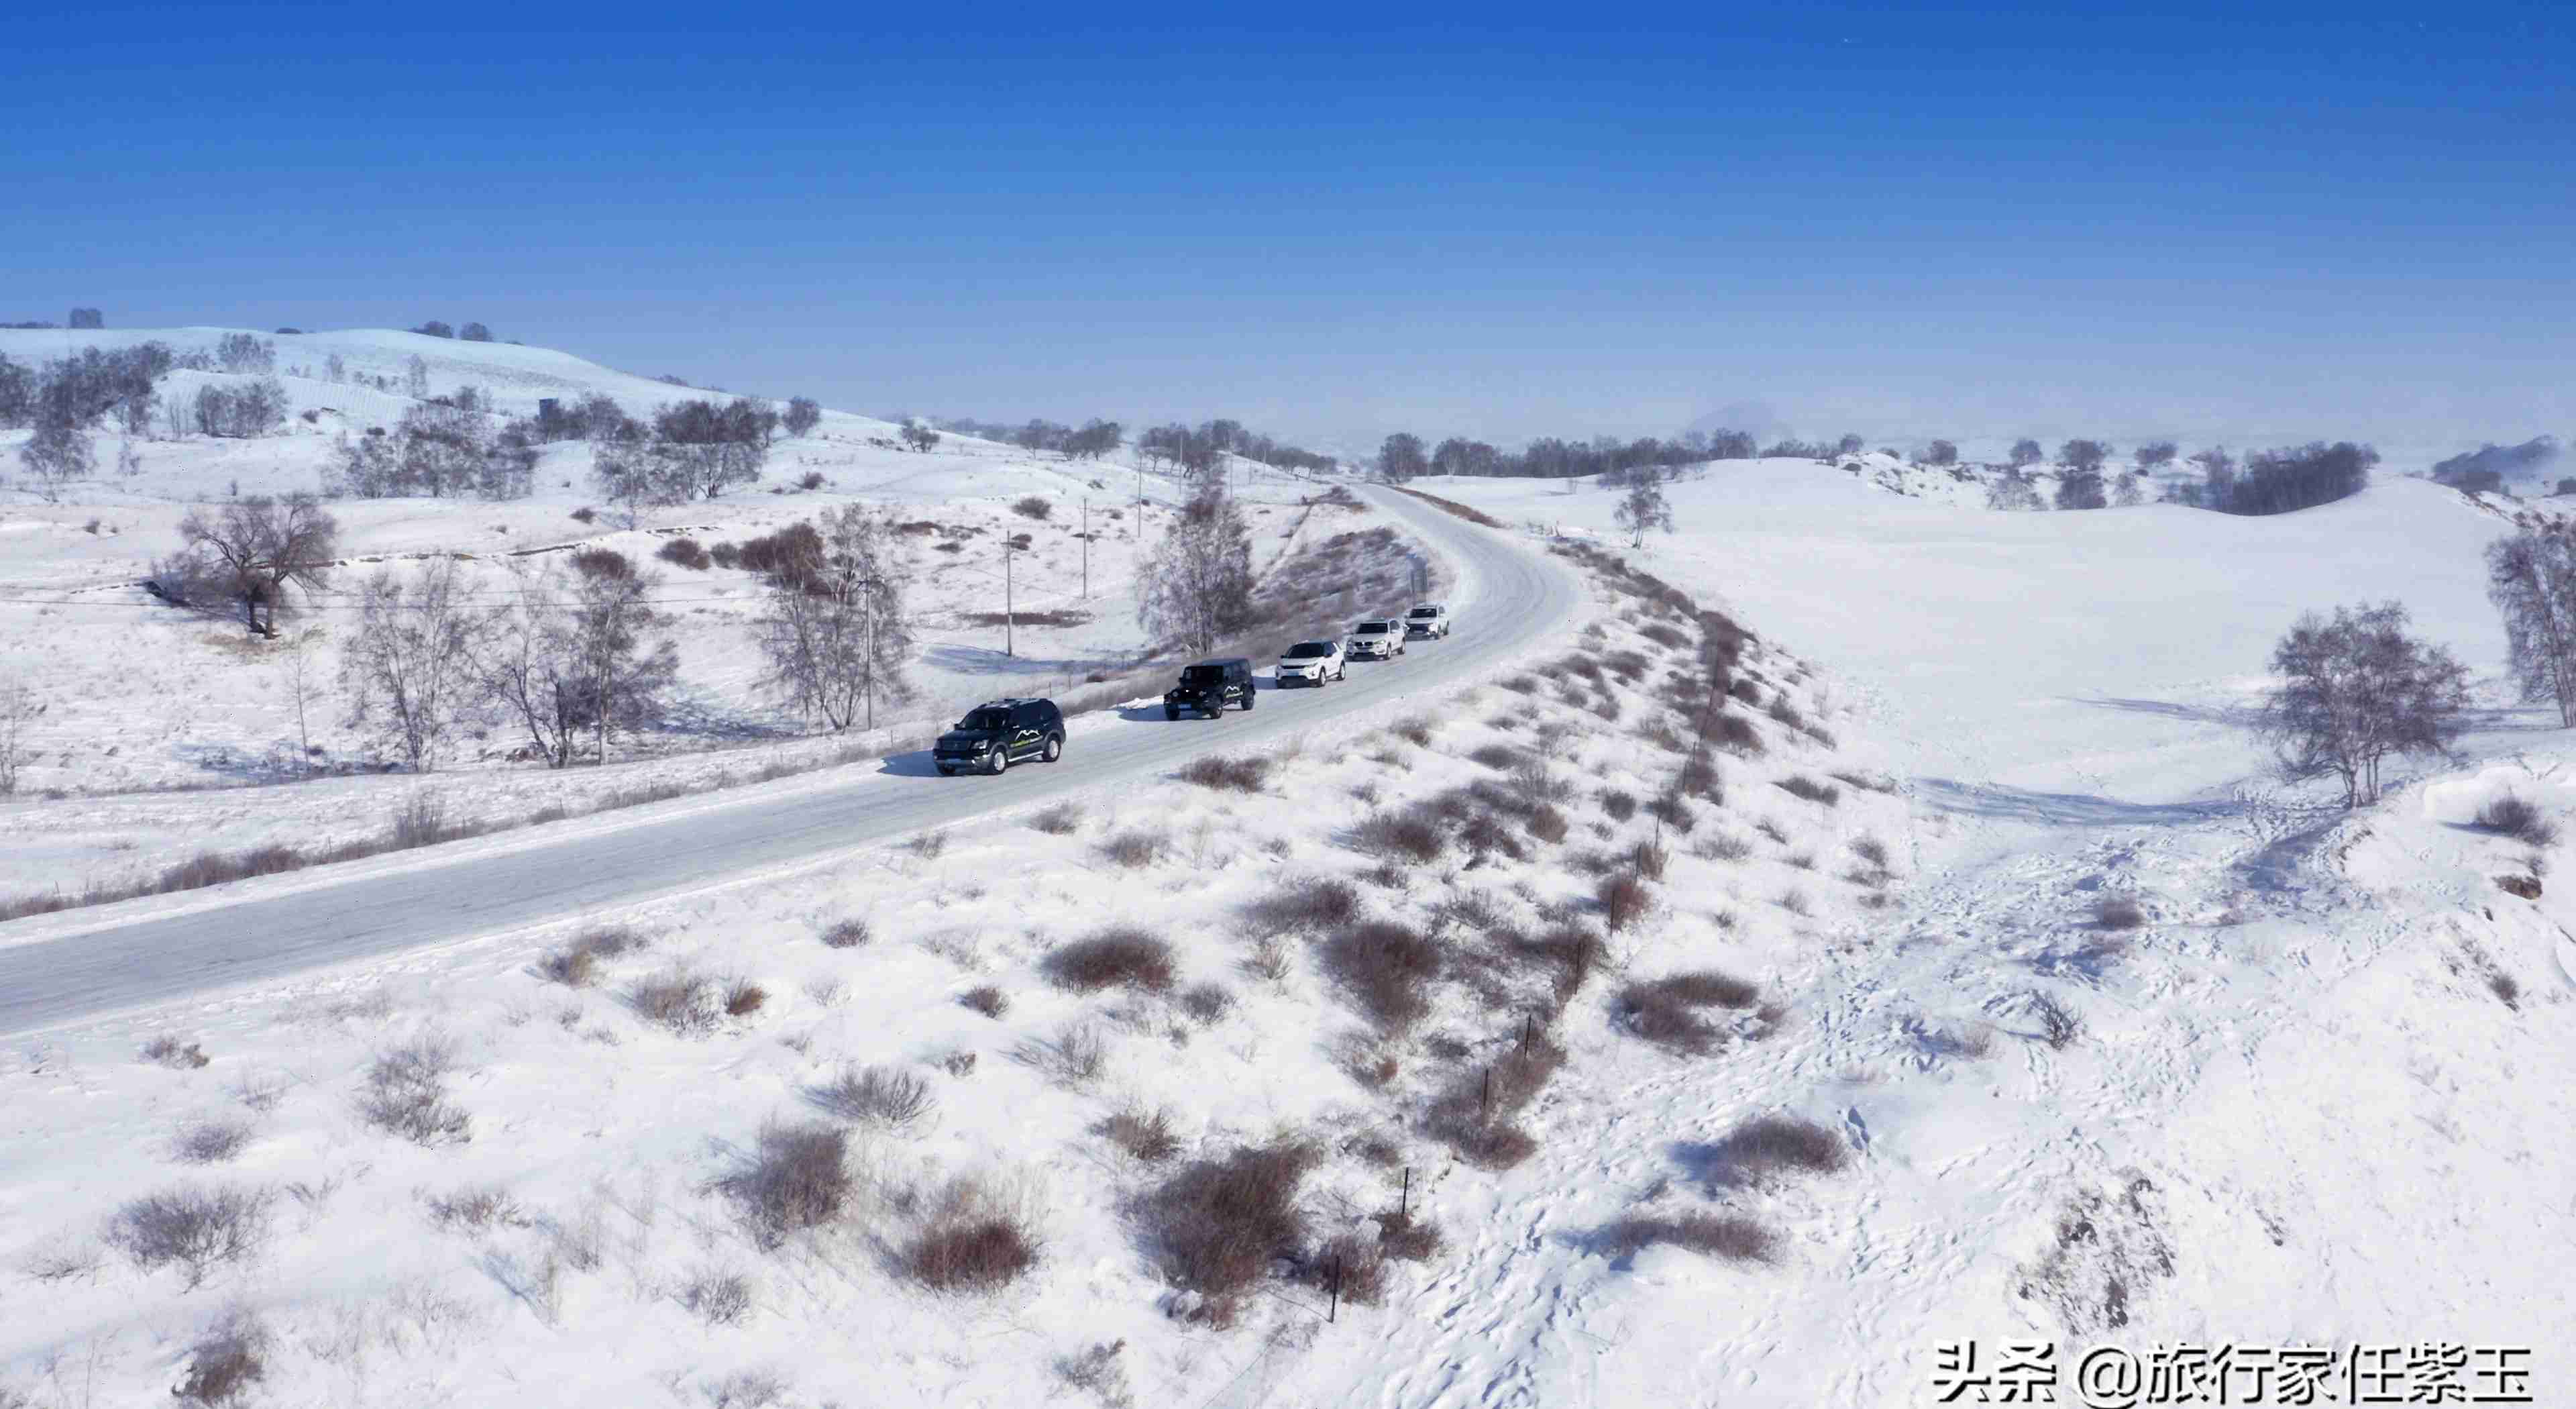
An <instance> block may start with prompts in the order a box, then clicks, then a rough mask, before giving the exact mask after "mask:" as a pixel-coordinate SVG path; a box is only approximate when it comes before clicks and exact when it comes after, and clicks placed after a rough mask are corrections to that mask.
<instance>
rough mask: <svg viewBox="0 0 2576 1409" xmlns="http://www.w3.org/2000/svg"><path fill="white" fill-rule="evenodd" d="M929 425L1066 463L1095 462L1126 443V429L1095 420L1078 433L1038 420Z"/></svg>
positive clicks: (964, 419) (950, 420) (953, 420)
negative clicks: (1054, 456)
mask: <svg viewBox="0 0 2576 1409" xmlns="http://www.w3.org/2000/svg"><path fill="white" fill-rule="evenodd" d="M931 424H932V425H933V426H935V427H937V428H938V429H940V430H944V431H954V432H956V433H957V434H959V435H971V436H973V437H975V438H976V439H978V440H991V441H998V442H1000V443H1002V444H1004V445H1016V446H1018V447H1020V448H1021V449H1022V450H1028V451H1048V452H1053V453H1055V454H1058V455H1061V456H1063V457H1064V458H1066V459H1068V460H1097V459H1099V458H1100V457H1101V456H1103V455H1107V454H1109V453H1110V452H1112V451H1114V450H1116V449H1117V448H1118V447H1120V446H1122V445H1124V444H1126V443H1127V428H1126V427H1125V426H1122V425H1120V424H1119V423H1117V422H1116V421H1104V420H1101V419H1100V418H1098V417H1096V416H1095V417H1093V418H1092V419H1091V420H1089V421H1086V422H1084V423H1083V424H1082V426H1081V428H1080V429H1078V430H1077V429H1075V428H1074V427H1072V426H1068V425H1064V424H1062V423H1061V422H1057V421H1050V420H1046V419H1044V418H1041V417H1032V418H1031V419H1029V420H1026V421H1022V422H1020V423H1019V424H1017V425H1012V424H1010V423H1008V422H1003V421H979V420H976V419H974V418H973V417H971V416H941V417H935V418H933V420H932V422H931Z"/></svg>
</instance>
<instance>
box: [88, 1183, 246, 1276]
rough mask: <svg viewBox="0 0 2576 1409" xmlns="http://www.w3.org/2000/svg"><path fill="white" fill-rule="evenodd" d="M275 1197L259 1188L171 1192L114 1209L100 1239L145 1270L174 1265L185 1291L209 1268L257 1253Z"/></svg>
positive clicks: (183, 1189) (147, 1197)
mask: <svg viewBox="0 0 2576 1409" xmlns="http://www.w3.org/2000/svg"><path fill="white" fill-rule="evenodd" d="M276 1199H277V1195H276V1194H275V1192H274V1191H272V1190H269V1189H265V1188H187V1187H182V1188H175V1189H166V1190H163V1191H162V1192H160V1193H158V1194H147V1195H145V1196H144V1197H142V1198H139V1199H135V1200H132V1201H130V1202H128V1203H126V1204H124V1205H123V1206H121V1207H120V1208H118V1209H117V1211H116V1213H115V1215H114V1216H113V1217H111V1218H109V1219H108V1221H107V1229H106V1232H105V1234H104V1235H103V1236H104V1238H105V1240H106V1242H107V1245H108V1246H109V1247H112V1248H114V1249H116V1250H117V1251H119V1252H121V1253H124V1254H125V1255H126V1257H127V1258H128V1259H130V1260H131V1261H132V1262H133V1263H134V1265H135V1266H136V1267H138V1268H141V1269H142V1270H143V1271H146V1272H153V1271H158V1270H159V1269H161V1268H163V1267H167V1266H170V1265H172V1264H174V1263H175V1264H177V1266H178V1267H179V1269H180V1272H181V1273H182V1275H184V1276H185V1277H186V1278H187V1283H188V1285H189V1286H190V1287H191V1288H194V1287H196V1286H198V1285H200V1284H202V1283H203V1282H204V1281H205V1280H206V1274H207V1273H208V1272H210V1271H212V1270H213V1269H214V1268H215V1267H217V1266H219V1265H221V1264H224V1263H229V1262H239V1261H242V1260H244V1259H246V1258H250V1257H253V1256H255V1255H257V1253H258V1252H259V1250H260V1248H261V1247H262V1246H263V1245H264V1244H266V1242H267V1241H268V1226H269V1213H270V1210H271V1208H272V1206H273V1205H274V1204H275V1203H276Z"/></svg>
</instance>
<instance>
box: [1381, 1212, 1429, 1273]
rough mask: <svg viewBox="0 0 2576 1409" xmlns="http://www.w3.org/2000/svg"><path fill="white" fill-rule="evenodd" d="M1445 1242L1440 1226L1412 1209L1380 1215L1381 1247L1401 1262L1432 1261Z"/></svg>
mask: <svg viewBox="0 0 2576 1409" xmlns="http://www.w3.org/2000/svg"><path fill="white" fill-rule="evenodd" d="M1443 1241H1444V1240H1443V1239H1442V1237H1441V1236H1440V1225H1438V1224H1436V1223H1433V1222H1432V1221H1431V1220H1430V1219H1427V1218H1425V1217H1423V1216H1422V1215H1421V1214H1420V1213H1418V1212H1415V1211H1414V1210H1412V1209H1408V1208H1391V1209H1388V1210H1387V1211H1386V1212H1384V1213H1381V1214H1379V1215H1378V1216H1377V1245H1378V1248H1379V1250H1380V1251H1382V1252H1384V1253H1385V1254H1386V1255H1387V1256H1388V1257H1391V1258H1394V1259H1396V1260H1397V1261H1399V1262H1428V1261H1430V1260H1431V1258H1432V1257H1433V1256H1435V1255H1437V1254H1438V1253H1439V1251H1440V1245H1441V1243H1442V1242H1443Z"/></svg>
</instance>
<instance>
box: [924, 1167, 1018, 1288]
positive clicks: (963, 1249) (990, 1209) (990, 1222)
mask: <svg viewBox="0 0 2576 1409" xmlns="http://www.w3.org/2000/svg"><path fill="white" fill-rule="evenodd" d="M1032 1223H1033V1220H1032V1219H1031V1217H1030V1216H1029V1212H1028V1209H1027V1204H1026V1201H1025V1200H1024V1199H1021V1198H1018V1197H1015V1196H1014V1195H1013V1194H1012V1193H1011V1192H1010V1191H1006V1190H1003V1189H1000V1188H998V1187H997V1186H995V1185H994V1184H993V1183H991V1182H989V1181H987V1180H984V1179H980V1178H975V1177H972V1176H960V1177H958V1178H955V1179H951V1180H950V1181H948V1183H947V1185H946V1186H945V1187H944V1188H942V1189H941V1190H940V1192H939V1194H938V1196H937V1198H936V1200H935V1202H934V1203H933V1206H932V1210H931V1213H930V1216H929V1217H928V1219H927V1220H926V1221H925V1222H924V1224H923V1226H922V1229H921V1231H920V1232H919V1233H917V1234H915V1235H914V1236H913V1238H912V1240H911V1242H910V1243H908V1244H907V1245H906V1246H905V1247H904V1249H903V1268H904V1271H905V1272H907V1273H909V1274H910V1275H911V1277H912V1279H913V1280H914V1281H916V1282H919V1283H920V1284H921V1285H923V1286H925V1287H928V1288H929V1289H931V1290H932V1291H935V1292H990V1291H997V1290H999V1289H1001V1288H1003V1287H1006V1286H1008V1285H1010V1284H1011V1283H1012V1282H1014V1281H1017V1280H1018V1279H1019V1278H1020V1277H1021V1276H1022V1275H1023V1274H1025V1273H1027V1272H1028V1270H1029V1269H1030V1268H1032V1267H1035V1266H1037V1262H1038V1248H1039V1242H1038V1238H1037V1234H1036V1232H1035V1230H1034V1228H1033V1227H1032Z"/></svg>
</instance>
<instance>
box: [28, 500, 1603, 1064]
mask: <svg viewBox="0 0 2576 1409" xmlns="http://www.w3.org/2000/svg"><path fill="white" fill-rule="evenodd" d="M1366 494H1367V497H1368V499H1369V501H1370V502H1371V504H1372V505H1373V506H1374V507H1376V508H1377V509H1378V510H1379V511H1380V512H1381V513H1384V514H1387V515H1389V516H1390V517H1392V518H1394V519H1396V520H1398V521H1400V522H1401V523H1402V524H1403V525H1404V526H1405V527H1407V528H1408V529H1410V530H1412V531H1413V532H1414V533H1415V534H1416V535H1417V536H1418V537H1420V538H1421V539H1422V540H1424V541H1426V542H1428V543H1430V544H1431V545H1432V546H1433V548H1434V549H1435V551H1437V552H1439V553H1441V554H1443V555H1444V556H1446V557H1447V559H1448V560H1449V562H1450V563H1451V565H1452V566H1453V568H1454V569H1455V570H1456V574H1457V578H1458V585H1457V587H1456V589H1455V590H1453V591H1452V593H1451V594H1450V605H1451V607H1452V609H1453V614H1454V618H1455V620H1456V622H1457V625H1456V628H1455V630H1454V631H1453V632H1452V634H1451V635H1450V637H1449V638H1448V639H1446V640H1442V641H1433V642H1421V643H1417V644H1416V645H1415V646H1414V647H1413V648H1412V649H1411V650H1410V651H1409V652H1408V653H1407V654H1406V655H1405V656H1404V658H1403V659H1401V660H1396V661H1389V662H1382V663H1372V662H1361V663H1356V664H1354V666H1353V667H1352V669H1351V672H1350V676H1349V679H1348V680H1347V681H1345V682H1343V683H1338V684H1334V685H1330V686H1327V687H1325V688H1323V689H1320V690H1301V691H1297V692H1294V693H1285V692H1281V691H1276V690H1272V689H1267V688H1265V689H1263V690H1262V692H1261V694H1260V696H1259V705H1258V707H1257V708H1255V709H1254V710H1253V711H1251V712H1250V713H1247V714H1235V715H1230V716H1228V717H1226V718H1225V719H1223V720H1222V721H1215V722H1211V721H1204V720H1195V719H1185V720H1182V721H1179V722H1177V723H1167V722H1165V721H1164V719H1163V717H1162V712H1161V710H1160V709H1159V708H1156V709H1153V710H1130V711H1118V710H1103V711H1099V712H1096V713H1093V714H1089V715H1085V716H1082V717H1080V718H1077V719H1075V720H1073V721H1071V728H1070V731H1069V733H1070V737H1069V739H1068V742H1067V746H1066V750H1065V757H1064V759H1063V760H1062V761H1061V762H1059V763H1055V764H1022V765H1020V766H1018V767H1015V768H1013V769H1012V770H1011V771H1010V772H1008V773H1006V774H1004V775H1002V776H1001V777H998V778H980V777H967V778H956V779H943V778H940V777H938V776H936V775H935V774H934V773H933V771H932V769H931V767H930V763H929V756H928V755H927V754H926V753H914V754H904V755H897V756H895V757H893V758H889V759H886V760H884V761H883V762H870V763H862V764H853V765H850V766H848V767H845V768H838V769H831V770H827V771H825V772H822V773H816V774H809V775H806V776H805V777H801V778H794V779H786V780H781V781H779V782H776V783H769V784H762V785H758V786H753V787H744V788H738V789H731V790H728V791H725V792H722V793H715V794H709V795H706V796H703V797H695V798H684V799H677V800H674V801H671V802H666V803H656V804H652V805H649V806H644V807H637V808H631V809H626V810H623V811H618V812H613V813H607V814H602V815H600V816H597V817H589V818H578V819H574V820H572V821H568V822H562V823H555V824H551V825H548V826H543V827H537V828H532V829H525V830H520V831H516V832H509V833H504V834H501V835H499V836H494V837H487V838H481V839H477V840H471V841H461V842H452V843H448V844H446V845H442V846H437V847H431V848H427V849H425V850H420V851H411V852H403V853H397V854H395V855H391V856H385V857H379V858H375V859H373V860H369V861H360V862H352V863H348V864H345V865H340V866H331V867H322V868H317V869H315V870H312V871H306V872H300V873H294V874H290V875H284V876H273V877H265V878H260V879H255V880H249V881H241V882H236V883H233V884H231V885H226V886H220V887H216V888H214V889H210V890H204V891H195V892H188V893H184V894H180V895H171V896H153V897H147V898H143V899H137V900H131V901H125V902H121V903H119V904H115V905H107V906H100V907H97V908H95V909H88V910H78V911H70V912H65V913H62V914H57V915H50V916H41V917H36V918H32V919H28V920H22V921H18V922H15V923H11V924H6V925H0V1036H14V1035H17V1034H21V1033H27V1032H33V1031H39V1030H42V1029H46V1028H52V1027H59V1026H62V1025H64V1024H68V1023H72V1022H77V1021H81V1020H84V1019H88V1018H94V1017H98V1016H101V1015H104V1014H109V1013H115V1012H122V1011H126V1010H129V1009H134V1008H140V1007H145V1006H148V1005H152V1004H157V1003H164V1002H169V1001H171V1000H174V999H180V998H186V997H190V996H195V995H201V994H206V993H211V992H213V991H215V990H219V989H228V988H233V987H237V986H242V985H249V984H258V983H265V982H270V981H274V980H277V979H281V978H284V977H287V976H290V975H294V974H298V973H302V972H305V971H309V970H314V969H319V968H322V967H325V966H330V965H338V964H346V963H351V962H359V961H365V960H370V959H378V958H383V957H385V956H388V955H393V954H399V953H404V952H407V951H412V950H418V949H423V948H427V947H430V946H433V945H440V944H449V943H456V942H459V941H464V940H470V939H477V938H483V937H488V936H491V935H495V934H499V933H504V932H507V931H511V930H516V929H522V928H527V927H530V926H535V925H542V924H546V923H549V922H554V921H561V920H567V919H573V918H577V917H579V916H581V915H582V914H584V913H585V912H589V911H593V910H598V909H604V908H608V907H615V906H623V905H630V904H636V903H639V902H643V901H649V900H655V899H661V898H666V897H669V896H673V895H679V894H685V893H688V892H692V891H701V890H707V889H711V888H715V887H718V886H725V885H733V884H740V883H742V882H743V881H746V880H752V879H757V878H760V877H763V876H771V875H779V874H785V873H790V872H794V871H799V870H805V869H809V868H811V867H814V866H817V865H822V864H828V863H829V862H830V861H831V860H833V859H834V858H835V857H836V856H841V855H846V854H849V853H852V852H855V851H858V850H860V849H863V848H866V847H870V846H876V845H881V844H883V843H884V842H886V841H888V840H890V839H892V838H895V837H900V836H903V835H905V834H907V833H912V832H917V831H921V830H924V829H927V828H932V827H954V826H956V825H958V824H961V823H965V822H970V821H973V820H975V819H978V818H983V817H988V816H991V815H993V814H996V813H1001V812H1006V811H1015V810H1018V809H1022V808H1028V807H1032V806H1036V805H1039V804H1043V803H1046V802H1050V801H1053V800H1055V799H1057V798H1061V797H1065V796H1068V795H1072V794H1077V793H1084V792H1090V791H1094V790H1097V789H1102V788H1109V787H1115V786H1117V785H1119V784H1122V783H1132V782H1136V781H1140V780H1143V779H1146V778H1151V777H1157V776H1161V775H1164V774H1167V773H1169V772H1170V771H1171V770H1173V769H1174V768H1176V767H1178V766H1179V765H1180V764H1181V763H1183V762H1185V761H1187V760H1188V759H1189V758H1190V757H1192V756H1194V755H1197V754H1201V753H1206V752H1210V751H1219V750H1235V751H1240V750H1243V749H1245V748H1247V747H1255V746H1259V745H1261V744H1264V743H1268V742H1274V741H1277V740H1279V739H1281V738H1283V737H1284V736H1287V735H1290V734H1294V733H1297V732H1300V731H1303V730H1307V729H1312V728H1314V727H1316V726H1317V725H1320V724H1325V723H1329V722H1332V721H1335V720H1339V719H1344V718H1346V717H1349V716H1353V715H1362V714H1368V713H1372V712H1382V711H1386V710H1389V709H1394V708H1401V707H1402V706H1403V705H1404V704H1405V703H1406V702H1408V701H1415V702H1419V701H1427V700H1430V699H1432V698H1435V697H1437V696H1438V695H1440V694H1442V693H1444V692H1446V691H1449V690H1451V689H1453V688H1455V687H1457V686H1459V685H1461V684H1463V683H1465V682H1467V681H1470V680H1472V679H1474V678H1477V677H1479V676H1482V675H1485V674H1488V673H1490V672H1492V671H1493V670H1495V669H1496V668H1498V667H1500V666H1502V665H1505V664H1507V663H1508V662H1510V661H1511V660H1512V659H1513V658H1515V657H1517V656H1518V655H1520V654H1521V653H1522V652H1524V651H1526V650H1528V649H1529V648H1531V647H1532V646H1534V645H1538V644H1540V643H1542V642H1544V641H1546V640H1547V639H1549V638H1550V637H1551V636H1554V635H1558V634H1561V633H1562V632H1564V631H1565V629H1566V628H1567V627H1568V626H1569V625H1570V624H1571V622H1572V620H1573V618H1574V616H1575V613H1576V608H1577V606H1578V604H1579V603H1580V602H1581V600H1582V598H1581V596H1580V593H1579V591H1578V589H1577V587H1576V585H1575V581H1574V578H1573V577H1572V575H1571V574H1570V573H1568V572H1567V571H1566V570H1564V569H1563V568H1562V567H1560V566H1559V565H1557V564H1556V563H1554V562H1551V561H1550V560H1549V559H1548V558H1547V557H1546V556H1545V555H1544V554H1542V553H1539V552H1537V551H1535V550H1534V549H1533V547H1532V546H1531V545H1529V544H1528V543H1526V542H1523V541H1516V540H1514V539H1513V538H1512V537H1511V536H1510V535H1508V534H1505V533H1500V532H1496V531H1494V530H1490V529H1484V528H1479V527H1475V526H1472V525H1469V524H1467V523H1464V522H1462V521H1460V520H1458V519H1456V518H1453V517H1451V516H1450V515H1448V514H1446V513H1444V512H1442V511H1441V510H1439V509H1437V508H1435V507H1433V506H1431V505H1428V504H1425V503H1423V502H1422V501H1420V500H1418V499H1414V498H1411V497H1409V496H1406V495H1402V494H1397V493H1393V492H1390V491H1387V490H1382V489H1374V488H1373V489H1369V490H1367V491H1366Z"/></svg>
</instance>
